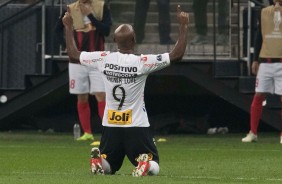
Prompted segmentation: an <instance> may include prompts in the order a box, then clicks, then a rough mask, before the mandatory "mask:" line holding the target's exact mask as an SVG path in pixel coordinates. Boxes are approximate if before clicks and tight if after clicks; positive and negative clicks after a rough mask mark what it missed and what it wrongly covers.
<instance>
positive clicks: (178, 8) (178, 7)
mask: <svg viewBox="0 0 282 184" xmlns="http://www.w3.org/2000/svg"><path fill="white" fill-rule="evenodd" d="M177 13H178V14H180V13H181V8H180V5H177Z"/></svg>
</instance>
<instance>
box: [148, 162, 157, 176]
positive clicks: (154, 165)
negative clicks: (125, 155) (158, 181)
mask: <svg viewBox="0 0 282 184" xmlns="http://www.w3.org/2000/svg"><path fill="white" fill-rule="evenodd" d="M149 163H150V168H149V170H148V173H147V174H148V175H151V176H152V175H158V174H159V172H160V166H159V164H158V163H157V162H155V161H153V160H151V161H149Z"/></svg>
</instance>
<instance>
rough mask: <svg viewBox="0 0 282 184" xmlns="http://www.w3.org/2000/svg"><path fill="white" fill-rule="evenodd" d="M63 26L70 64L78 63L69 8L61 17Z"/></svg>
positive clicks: (77, 52) (78, 54) (78, 55)
mask: <svg viewBox="0 0 282 184" xmlns="http://www.w3.org/2000/svg"><path fill="white" fill-rule="evenodd" d="M63 24H64V26H65V31H66V46H67V52H68V56H69V59H70V62H71V63H79V57H80V52H79V51H78V49H77V47H76V43H75V41H74V38H73V20H72V17H71V15H70V10H69V8H68V11H67V12H66V13H65V15H64V17H63Z"/></svg>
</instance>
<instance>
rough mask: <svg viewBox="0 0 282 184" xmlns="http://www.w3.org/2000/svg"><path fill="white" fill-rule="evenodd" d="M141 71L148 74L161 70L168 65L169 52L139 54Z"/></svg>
mask: <svg viewBox="0 0 282 184" xmlns="http://www.w3.org/2000/svg"><path fill="white" fill-rule="evenodd" d="M140 64H141V73H144V74H149V73H152V72H154V71H158V70H161V69H163V68H165V67H167V66H169V65H170V59H169V54H168V53H165V54H158V55H141V56H140Z"/></svg>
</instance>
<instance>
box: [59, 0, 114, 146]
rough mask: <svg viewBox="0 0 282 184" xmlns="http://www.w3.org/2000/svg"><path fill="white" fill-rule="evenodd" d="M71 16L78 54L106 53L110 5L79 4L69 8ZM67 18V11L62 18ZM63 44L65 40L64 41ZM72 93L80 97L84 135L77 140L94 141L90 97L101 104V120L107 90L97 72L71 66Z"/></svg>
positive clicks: (96, 0) (97, 0) (93, 0)
mask: <svg viewBox="0 0 282 184" xmlns="http://www.w3.org/2000/svg"><path fill="white" fill-rule="evenodd" d="M68 8H69V10H70V11H71V12H72V18H73V26H74V33H75V34H74V35H75V36H74V37H75V42H76V45H77V48H78V49H79V51H88V52H91V51H103V50H104V49H105V48H104V43H105V36H109V34H110V29H111V26H112V20H111V14H110V10H109V8H108V5H107V4H105V3H104V1H101V0H78V1H76V2H74V3H72V4H70V5H68ZM64 14H65V11H64V12H63V14H62V15H64ZM62 17H63V16H61V18H60V20H59V21H58V23H57V25H56V32H57V34H61V37H60V38H61V39H63V35H62V34H63V30H64V25H63V23H62ZM63 41H64V40H63ZM69 87H70V93H71V94H76V95H77V110H78V116H79V121H80V124H81V126H82V129H83V131H84V134H83V135H82V136H81V137H80V138H78V139H77V140H94V137H93V134H92V130H91V121H90V118H91V112H90V105H89V94H92V95H93V94H94V95H95V97H96V99H97V102H98V113H99V117H100V118H101V119H102V118H103V115H104V109H105V88H104V83H103V81H102V78H101V76H100V74H99V72H98V71H97V70H94V69H92V68H88V67H86V66H82V65H80V64H74V63H69Z"/></svg>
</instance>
